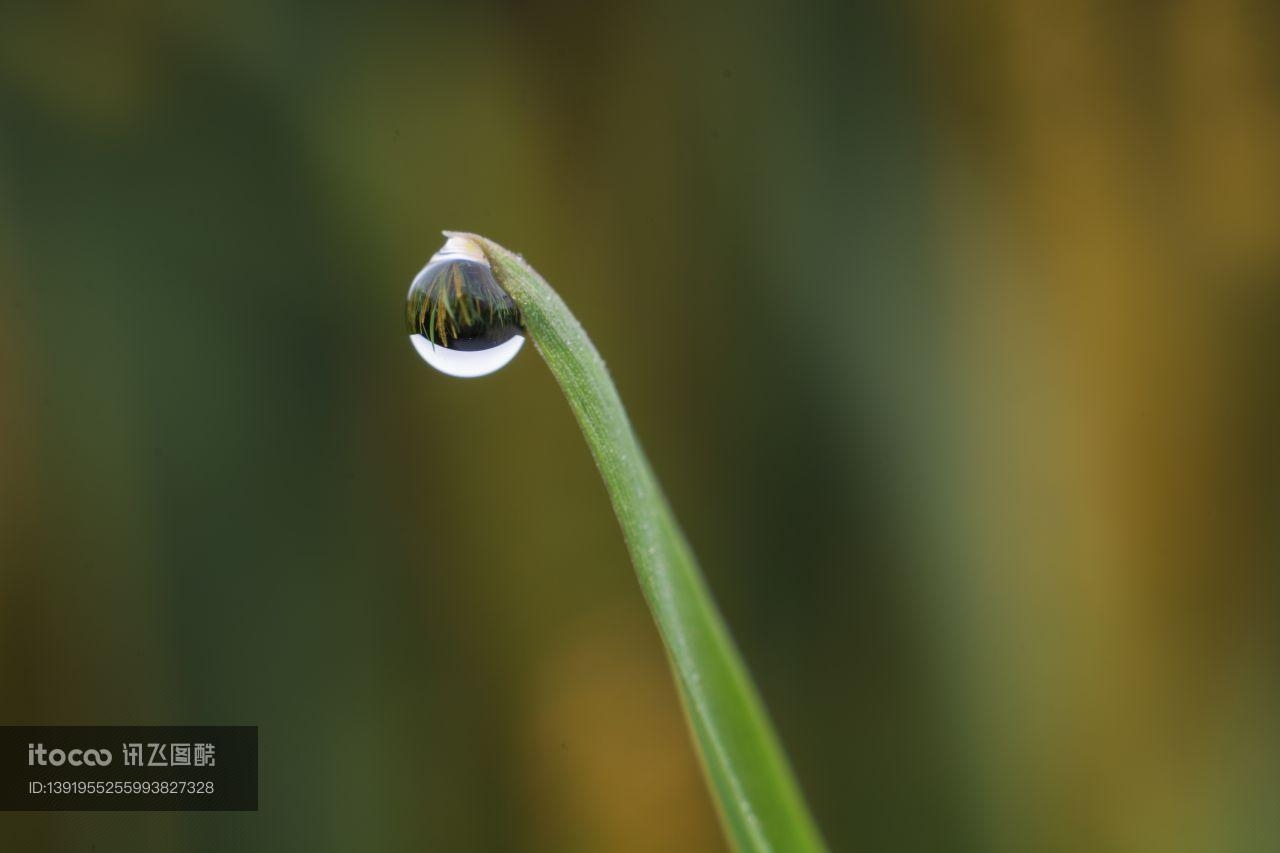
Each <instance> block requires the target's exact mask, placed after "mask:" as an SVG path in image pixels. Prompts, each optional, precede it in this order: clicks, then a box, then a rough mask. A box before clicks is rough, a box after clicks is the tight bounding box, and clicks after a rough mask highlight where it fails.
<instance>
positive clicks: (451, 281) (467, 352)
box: [405, 237, 524, 378]
mask: <svg viewBox="0 0 1280 853" xmlns="http://www.w3.org/2000/svg"><path fill="white" fill-rule="evenodd" d="M405 320H406V322H407V325H408V331H409V341H410V343H412V344H413V348H414V349H416V350H417V351H418V355H420V356H422V360H423V361H425V362H426V363H427V364H429V365H431V366H432V367H434V368H435V369H436V370H439V371H440V372H441V373H447V374H448V375H450V376H460V377H464V378H470V377H474V376H484V375H485V374H488V373H493V372H494V371H495V370H498V369H499V368H501V367H504V366H505V365H506V364H507V362H509V361H511V359H513V358H515V357H516V353H518V352H519V351H520V347H522V346H524V334H523V330H522V328H521V326H520V311H519V309H518V308H516V303H515V301H514V300H512V298H511V296H510V295H509V294H508V293H507V292H506V291H505V290H503V289H502V287H501V286H500V285H499V284H498V282H497V280H496V279H494V277H493V270H492V269H490V267H489V261H488V259H487V258H486V257H485V256H484V253H483V252H482V251H481V250H480V247H479V246H477V245H476V244H475V243H474V242H472V241H471V240H468V239H466V238H464V237H450V238H449V239H448V240H447V241H445V244H444V247H443V248H441V249H440V251H438V252H436V253H435V254H434V255H432V256H431V260H430V261H428V262H427V265H426V266H425V267H423V268H422V272H420V273H418V275H417V277H416V278H414V280H413V284H411V285H409V300H408V303H407V304H406V307H405Z"/></svg>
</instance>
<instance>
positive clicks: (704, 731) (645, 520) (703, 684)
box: [446, 232, 825, 853]
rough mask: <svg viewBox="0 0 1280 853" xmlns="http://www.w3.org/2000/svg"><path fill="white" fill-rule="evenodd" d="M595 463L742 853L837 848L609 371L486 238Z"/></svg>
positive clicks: (525, 268) (564, 314)
mask: <svg viewBox="0 0 1280 853" xmlns="http://www.w3.org/2000/svg"><path fill="white" fill-rule="evenodd" d="M446 234H447V235H448V236H451V237H462V238H466V239H469V240H472V241H474V242H475V243H476V244H478V245H479V246H480V247H481V249H482V250H483V252H484V254H485V256H486V257H487V258H488V259H489V262H490V264H491V265H492V267H493V272H494V276H495V277H496V278H497V280H498V283H499V284H501V285H502V287H503V288H504V289H505V290H506V291H507V292H508V293H509V294H510V295H511V298H512V299H514V300H515V302H516V305H517V307H519V309H520V314H521V318H522V321H523V325H524V329H525V331H526V333H527V334H528V336H529V338H530V339H532V340H533V342H534V344H535V345H536V346H537V348H538V351H539V352H541V353H542V357H543V358H544V359H545V360H546V362H547V366H548V367H550V368H551V372H552V374H553V375H554V376H555V378H556V381H557V382H558V383H559V384H560V388H561V389H562V390H563V391H564V395H565V397H566V398H568V401H569V406H570V408H571V409H572V410H573V414H574V416H575V417H576V418H577V419H578V424H579V425H580V426H581V427H582V434H583V435H584V436H585V437H586V440H587V445H588V446H589V447H590V448H591V453H592V455H593V456H594V457H595V461H596V465H597V466H598V467H599V469H600V475H601V477H602V478H603V479H604V484H605V487H606V488H607V489H608V492H609V498H610V500H611V501H612V503H613V509H614V512H615V513H616V514H617V516H618V522H619V523H620V524H621V526H622V533H623V536H624V537H625V539H626V543H627V548H628V550H629V551H630V553H631V560H632V562H633V563H634V564H635V568H636V573H637V575H638V576H639V579H640V587H641V589H642V590H643V591H644V596H645V599H646V600H647V601H648V603H649V608H650V610H651V611H652V612H653V617H654V620H655V621H656V622H657V625H658V630H659V633H660V634H661V635H662V639H663V642H664V643H665V645H666V650H667V656H668V659H669V661H670V663H671V669H672V671H673V673H674V675H675V680H676V684H677V686H678V688H679V694H680V697H681V701H682V703H683V705H684V709H685V713H686V716H687V718H688V720H689V723H690V727H691V728H692V731H693V735H694V742H695V743H696V744H697V748H698V754H699V756H700V758H701V760H702V766H703V769H704V771H705V773H706V776H707V779H708V782H709V785H710V787H711V791H712V793H713V799H714V800H715V802H716V806H717V809H718V811H719V814H720V818H721V822H722V824H723V826H724V829H725V832H726V834H727V835H728V837H729V839H730V841H731V843H732V845H733V847H734V848H735V849H736V850H739V851H786V853H791V851H796V852H797V853H805V851H821V850H824V849H825V847H824V845H823V842H822V838H821V835H820V834H819V832H818V829H817V826H816V825H815V824H814V821H813V818H812V817H811V816H810V814H809V811H808V808H807V806H806V805H805V802H804V798H803V797H802V795H801V794H800V789H799V787H798V786H797V784H796V781H795V778H794V776H793V774H792V772H791V768H790V766H789V764H788V762H787V758H786V754H785V753H784V752H783V750H782V747H781V745H780V743H779V741H778V738H777V735H776V734H775V733H774V731H773V727H772V725H771V724H770V722H769V718H768V715H767V713H766V712H765V709H764V704H763V703H762V702H761V700H760V697H759V695H758V694H757V692H756V689H755V686H754V685H753V684H752V682H751V677H750V675H749V674H748V673H747V670H746V667H745V666H744V664H743V663H742V659H741V658H740V657H739V655H738V651H737V649H736V648H735V647H734V644H733V640H732V639H731V638H730V637H729V632H728V629H727V628H726V627H725V624H724V621H723V620H722V619H721V616H720V613H719V612H718V610H717V609H716V606H715V602H714V601H713V600H712V598H711V593H710V592H709V590H708V589H707V585H706V582H705V581H704V580H703V578H702V573H701V571H700V570H699V568H698V564H697V562H696V560H695V559H694V556H693V551H692V550H691V549H690V548H689V545H688V543H687V542H686V541H685V538H684V534H683V533H681V531H680V527H679V525H677V523H676V520H675V517H674V516H673V514H672V512H671V509H670V507H669V506H668V504H667V500H666V498H665V496H664V495H663V493H662V489H661V487H659V485H658V481H657V478H656V477H655V476H654V473H653V470H652V469H651V468H650V466H649V462H648V460H647V459H646V458H645V455H644V453H643V452H642V451H641V449H640V444H639V442H638V441H637V440H636V437H635V433H634V432H633V431H632V429H631V424H630V422H629V421H628V420H627V414H626V411H625V410H624V409H623V406H622V400H621V399H620V398H619V396H618V392H617V390H616V389H615V388H614V385H613V381H612V380H611V379H610V378H609V373H608V370H607V369H606V368H605V364H604V361H603V360H602V359H601V358H600V354H599V353H598V352H597V351H596V348H595V346H594V345H593V344H592V343H591V340H590V339H589V338H588V337H587V334H586V332H585V331H583V328H582V326H581V325H580V324H579V323H578V321H577V319H575V318H574V316H573V314H572V313H571V312H570V311H569V309H568V307H567V306H566V305H565V303H564V301H563V300H561V299H560V297H559V295H557V294H556V292H555V291H554V290H552V289H551V286H550V285H548V284H547V283H546V281H545V280H544V279H543V278H542V277H541V276H540V275H538V273H537V272H535V271H534V270H533V268H532V267H530V266H529V265H528V264H527V263H525V261H524V259H523V258H522V257H520V256H519V255H516V254H515V253H513V252H511V251H509V250H507V249H504V248H503V247H502V246H499V245H498V244H497V243H494V242H493V241H491V240H488V239H486V238H484V237H480V236H478V235H474V234H465V233H454V232H446Z"/></svg>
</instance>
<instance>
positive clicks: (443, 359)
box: [409, 335, 524, 379]
mask: <svg viewBox="0 0 1280 853" xmlns="http://www.w3.org/2000/svg"><path fill="white" fill-rule="evenodd" d="M409 341H410V342H411V343H412V344H413V348H414V349H416V350H417V351H418V355H420V356H422V360H423V361H425V362H426V363H427V364H429V365H431V366H432V367H434V368H435V369H436V370H438V371H440V372H441V373H447V374H449V375H450V376H459V377H462V378H463V379H470V378H472V377H475V376H484V375H485V374H486V373H493V372H494V371H495V370H497V369H498V368H500V367H504V366H506V363H507V362H509V361H511V359H513V358H515V357H516V353H518V352H520V347H522V346H524V335H516V336H515V337H514V338H511V339H509V340H508V341H506V342H505V343H501V344H498V345H497V346H496V347H490V348H489V349H484V350H472V351H470V352H467V351H466V350H457V349H446V348H445V347H441V346H436V345H435V344H433V343H431V341H429V340H427V339H426V338H425V337H423V336H422V335H410V336H409Z"/></svg>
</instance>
